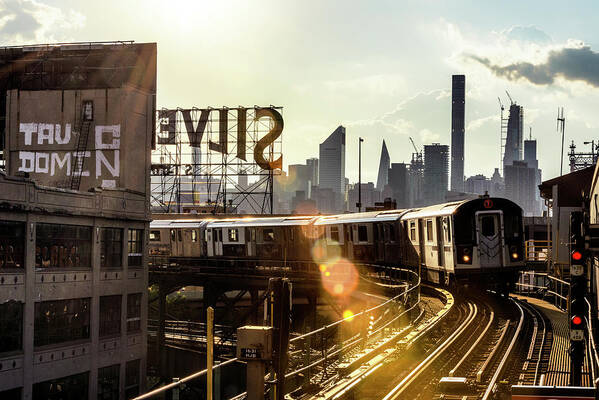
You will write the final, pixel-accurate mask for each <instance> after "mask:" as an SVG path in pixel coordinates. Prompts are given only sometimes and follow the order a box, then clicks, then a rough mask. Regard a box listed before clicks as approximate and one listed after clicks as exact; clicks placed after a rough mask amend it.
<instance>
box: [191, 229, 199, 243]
mask: <svg viewBox="0 0 599 400" xmlns="http://www.w3.org/2000/svg"><path fill="white" fill-rule="evenodd" d="M191 241H192V242H197V241H198V231H196V230H195V229H192V230H191Z"/></svg>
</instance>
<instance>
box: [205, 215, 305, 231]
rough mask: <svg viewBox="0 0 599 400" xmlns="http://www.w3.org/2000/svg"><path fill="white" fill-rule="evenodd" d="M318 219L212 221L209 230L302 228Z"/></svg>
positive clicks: (285, 218) (235, 219) (289, 218)
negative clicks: (263, 227)
mask: <svg viewBox="0 0 599 400" xmlns="http://www.w3.org/2000/svg"><path fill="white" fill-rule="evenodd" d="M314 218H316V217H313V216H297V217H273V218H231V219H221V220H212V221H210V223H209V224H208V228H233V227H238V226H248V227H252V226H256V227H257V226H301V225H309V224H310V223H311V222H312V221H313V220H314Z"/></svg>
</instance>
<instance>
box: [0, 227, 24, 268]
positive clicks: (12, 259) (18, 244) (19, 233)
mask: <svg viewBox="0 0 599 400" xmlns="http://www.w3.org/2000/svg"><path fill="white" fill-rule="evenodd" d="M24 257H25V223H23V222H13V221H0V269H3V268H23V260H24Z"/></svg>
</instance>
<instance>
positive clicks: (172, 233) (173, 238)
mask: <svg viewBox="0 0 599 400" xmlns="http://www.w3.org/2000/svg"><path fill="white" fill-rule="evenodd" d="M171 241H172V242H174V241H175V230H174V229H171Z"/></svg>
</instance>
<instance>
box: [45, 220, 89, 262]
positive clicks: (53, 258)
mask: <svg viewBox="0 0 599 400" xmlns="http://www.w3.org/2000/svg"><path fill="white" fill-rule="evenodd" d="M91 247H92V228H91V227H90V226H77V225H64V224H37V227H36V243H35V266H36V267H37V268H79V267H83V268H90V267H91Z"/></svg>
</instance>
